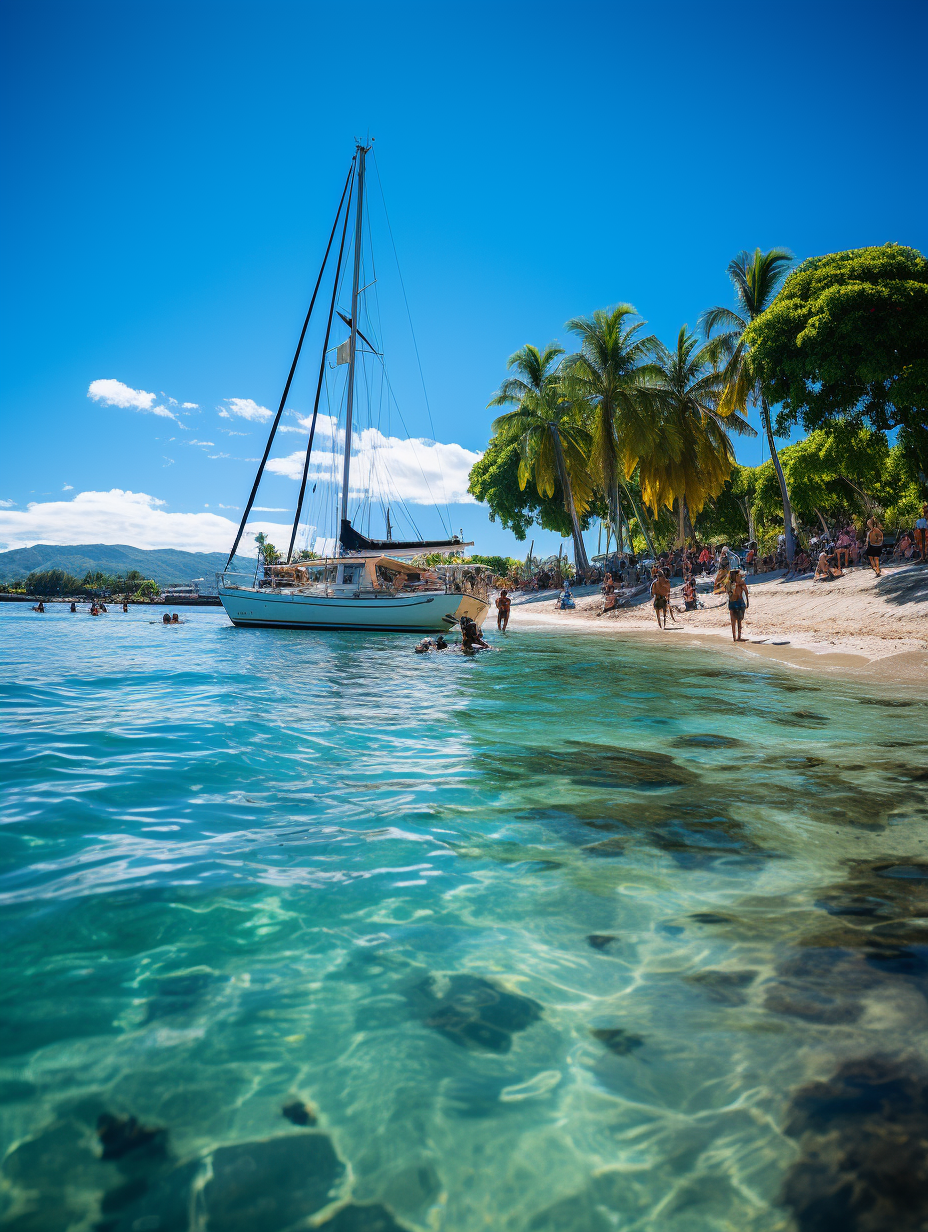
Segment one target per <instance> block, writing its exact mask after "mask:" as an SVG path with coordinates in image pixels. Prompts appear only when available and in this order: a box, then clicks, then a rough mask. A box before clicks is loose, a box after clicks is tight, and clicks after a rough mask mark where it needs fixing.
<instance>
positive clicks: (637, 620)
mask: <svg viewBox="0 0 928 1232" xmlns="http://www.w3.org/2000/svg"><path fill="white" fill-rule="evenodd" d="M682 589H683V588H682V583H680V584H678V585H675V586H674V587H673V590H672V593H671V603H672V605H673V614H674V616H675V618H676V622H677V623H676V625H674V624H673V623H672V622H671V621H668V627H667V631H666V633H665V632H663V631H659V630H658V628H657V622H656V620H655V618H654V609H653V607H652V606H651V599H650V598H649V596H648V595H643V596H641V597H639V598H636V599H634V600H632V602H631V603H630V604H629V606H628V607H626V608H622V609H621V610H619V611H617V612H612V613H609V614H608V615H605V616H602V615H600V614H599V612H600V608H601V606H602V600H601V596H600V589H599V587H598V586H581V587H578V588H577V589H575V590H574V599H575V601H576V605H577V606H576V609H575V610H574V611H572V612H571V611H568V612H561V611H557V610H556V609H555V607H554V602H555V599H556V596H557V592H556V591H543V592H541V593H539V594H529V595H515V596H513V605H512V617H511V620H510V624H509V627H510V629H517V628H520V627H527V626H529V625H532V624H535V625H538V624H544V625H550V626H553V625H566V626H569V627H570V628H571V629H572V630H573V631H577V630H579V629H588V630H590V631H595V632H597V633H608V634H617V635H622V634H626V633H627V634H634V635H636V636H642V635H646V634H647V635H650V636H653V637H661V638H667V637H672V638H676V639H680V640H682V641H685V642H688V643H690V644H699V643H700V642H701V643H702V644H703V645H705V644H707V642H708V643H709V644H712V645H713V646H716V645H717V646H718V648H719V649H723V648H727V649H728V650H729V652H730V653H732V654H741V655H750V656H760V657H762V658H771V659H777V660H779V661H780V662H783V663H786V664H789V665H791V666H793V667H796V668H807V669H808V668H812V669H832V670H837V671H845V672H852V673H853V674H855V675H862V676H871V677H874V678H878V679H882V680H885V681H892V682H897V683H901V684H911V685H916V686H919V685H920V686H921V687H925V686H926V685H928V567H926V566H924V565H907V566H901V567H896V568H889V569H886V568H884V570H883V576H882V577H881V578H876V577H874V575H873V572H872V571H871V570H870V568H869V567H866V568H863V569H861V568H858V569H854V570H851V571H850V572H849V573H847V574H845V576H844V577H842V578H836V579H834V580H833V581H831V582H814V583H813V582H812V580H811V578H810V577H808V576H807V577H804V578H800V579H796V580H793V579H791V580H789V581H784V580H783V575H782V573H768V574H758V576H757V577H753V578H752V577H749V578H748V589H749V591H750V597H751V605H750V608H749V609H748V612H747V614H746V616H745V621H744V628H743V631H742V632H743V636H744V637H745V639H747V640H746V641H744V642H741V643H734V642H733V641H732V637H731V625H730V623H729V618H728V602H727V599H726V597H725V596H724V595H713V594H712V583H711V579H700V581H699V584H698V589H699V600H700V602H701V603H702V604H703V605H704V606H703V607H701V608H699V609H698V610H697V611H695V612H685V611H683V595H682ZM492 615H493V613H491V615H490V616H489V617H488V618H487V619H488V622H489V621H490V620H491V619H492Z"/></svg>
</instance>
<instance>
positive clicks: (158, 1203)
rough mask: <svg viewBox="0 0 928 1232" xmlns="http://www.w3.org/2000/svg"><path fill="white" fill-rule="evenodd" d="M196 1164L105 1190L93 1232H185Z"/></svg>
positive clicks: (195, 1162) (135, 1178)
mask: <svg viewBox="0 0 928 1232" xmlns="http://www.w3.org/2000/svg"><path fill="white" fill-rule="evenodd" d="M199 1169H200V1164H199V1161H196V1160H194V1161H192V1162H190V1163H186V1164H181V1165H180V1166H178V1167H173V1168H170V1169H169V1170H168V1171H165V1172H160V1173H156V1174H155V1175H152V1176H135V1177H132V1178H131V1179H130V1180H128V1181H125V1182H124V1183H123V1184H121V1185H116V1186H114V1188H112V1189H108V1190H107V1191H106V1193H105V1194H104V1195H103V1198H102V1200H101V1202H100V1220H99V1221H98V1222H97V1223H96V1224H94V1232H140V1230H141V1229H152V1232H188V1229H189V1227H190V1208H191V1203H192V1196H193V1183H194V1180H195V1178H196V1175H197V1173H198V1171H199Z"/></svg>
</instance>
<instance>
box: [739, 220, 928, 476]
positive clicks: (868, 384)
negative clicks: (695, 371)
mask: <svg viewBox="0 0 928 1232" xmlns="http://www.w3.org/2000/svg"><path fill="white" fill-rule="evenodd" d="M747 339H748V342H749V344H750V347H751V353H752V355H753V358H754V363H755V366H756V369H757V371H758V373H759V375H760V377H761V380H762V384H763V389H764V393H765V394H766V396H767V398H768V399H769V400H770V401H771V402H781V403H782V404H783V409H782V410H781V412H780V414H779V416H778V418H777V427H778V431H780V432H781V433H782V434H786V433H787V432H788V430H789V427H790V426H791V425H792V424H797V423H801V424H802V426H803V428H805V430H806V431H807V432H810V431H814V430H815V429H817V428H820V427H822V426H823V425H824V424H825V423H826V422H827V421H828V420H830V419H834V418H836V417H839V416H852V415H854V416H857V417H859V418H862V419H865V420H866V421H867V422H868V423H869V424H871V425H872V426H873V427H874V428H876V429H878V430H887V429H889V428H893V427H900V428H901V429H902V431H901V432H900V438H899V439H900V443H901V444H902V446H903V452H904V454H905V456H906V457H907V458H908V459H910V461H911V463H912V469H913V472H914V470H915V469H916V468H917V469H919V470H921V472H922V473H923V475H924V474H926V473H928V426H926V422H928V419H926V409H928V261H926V260H925V258H924V257H923V256H922V255H921V253H919V252H918V251H917V250H916V249H914V248H907V247H904V246H903V245H901V244H884V245H883V246H882V247H874V248H857V249H851V250H850V251H848V252H838V253H831V254H829V255H828V256H824V257H813V258H812V259H810V260H808V261H804V262H803V263H802V264H801V265H800V266H799V267H798V268H797V269H795V270H794V271H793V272H792V273H791V274H790V275H789V277H788V278H787V279H786V282H785V283H784V284H783V288H782V290H781V291H780V293H779V295H777V297H776V299H775V300H774V301H773V303H772V305H771V306H770V307H769V308H768V309H767V310H766V311H765V312H763V313H762V314H761V315H760V316H759V317H758V318H757V320H756V321H754V322H753V324H752V325H751V326H750V328H749V330H748V333H747ZM923 482H925V481H924V480H923Z"/></svg>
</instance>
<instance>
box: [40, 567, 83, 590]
mask: <svg viewBox="0 0 928 1232" xmlns="http://www.w3.org/2000/svg"><path fill="white" fill-rule="evenodd" d="M26 593H27V594H30V595H82V594H83V593H84V583H83V582H82V581H81V579H80V578H76V577H75V576H74V575H73V574H72V573H66V572H65V570H64V569H43V570H39V571H35V572H33V573H30V574H29V576H28V577H27V578H26Z"/></svg>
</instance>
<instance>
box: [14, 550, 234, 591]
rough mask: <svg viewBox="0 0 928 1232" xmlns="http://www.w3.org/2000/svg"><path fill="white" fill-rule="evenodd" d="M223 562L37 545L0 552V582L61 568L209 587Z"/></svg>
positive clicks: (214, 556)
mask: <svg viewBox="0 0 928 1232" xmlns="http://www.w3.org/2000/svg"><path fill="white" fill-rule="evenodd" d="M225 563H226V557H225V553H224V552H181V551H178V550H177V549H176V548H155V549H152V550H149V549H146V548H131V547H128V546H127V545H126V544H124V543H79V544H66V545H60V546H56V545H55V544H50V543H37V544H35V545H34V546H33V547H31V548H14V549H13V551H12V552H0V582H7V583H9V582H16V581H19V579H21V578H25V577H26V576H27V575H28V574H30V573H32V572H33V570H35V569H65V570H67V572H68V573H73V574H74V575H75V576H76V577H83V576H84V574H85V573H86V572H87V570H88V569H90V570H94V571H96V570H100V571H101V572H102V573H109V574H123V573H126V572H128V570H130V569H138V571H139V573H141V574H143V575H144V576H145V577H147V578H154V580H155V581H156V582H157V583H158V585H159V586H169V585H170V584H171V583H172V582H189V581H191V580H192V579H193V578H205V579H206V581H207V583H208V584H209V585H213V584H214V583H215V580H216V579H215V577H214V576H213V575H214V574H215V573H216V572H217V570H219V569H221V568H222V567H223V566H224V565H225ZM233 563H234V566H235V568H237V569H243V570H253V569H254V567H255V561H254V558H252V559H251V560H248V559H244V558H243V557H241V556H236V558H235V561H234V562H233Z"/></svg>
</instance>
